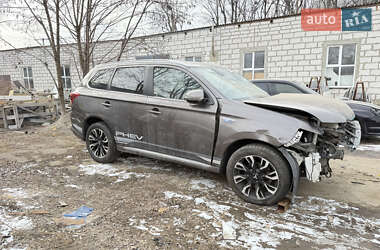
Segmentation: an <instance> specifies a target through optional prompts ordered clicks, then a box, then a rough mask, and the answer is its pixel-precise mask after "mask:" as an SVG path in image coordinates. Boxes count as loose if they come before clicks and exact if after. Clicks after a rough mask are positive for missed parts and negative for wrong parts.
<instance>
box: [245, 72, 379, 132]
mask: <svg viewBox="0 0 380 250" xmlns="http://www.w3.org/2000/svg"><path fill="white" fill-rule="evenodd" d="M252 83H253V84H255V85H256V86H257V87H259V88H261V89H262V90H264V91H265V92H267V93H268V94H269V95H278V94H280V93H300V94H314V95H318V93H316V92H314V91H313V90H311V89H309V88H308V87H306V86H305V85H302V84H298V83H295V82H289V81H283V80H254V81H252ZM344 102H345V103H346V104H347V105H348V106H349V107H350V108H351V109H352V110H353V111H354V113H355V119H356V120H358V121H359V122H360V126H361V132H362V137H369V136H380V106H377V105H374V104H371V103H367V102H360V101H352V100H344Z"/></svg>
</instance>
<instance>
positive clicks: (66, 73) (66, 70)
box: [62, 65, 71, 89]
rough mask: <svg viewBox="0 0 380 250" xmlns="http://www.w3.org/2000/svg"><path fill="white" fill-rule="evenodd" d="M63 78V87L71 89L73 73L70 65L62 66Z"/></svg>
mask: <svg viewBox="0 0 380 250" xmlns="http://www.w3.org/2000/svg"><path fill="white" fill-rule="evenodd" d="M62 80H63V88H64V89H71V74H70V66H68V65H63V66H62Z"/></svg>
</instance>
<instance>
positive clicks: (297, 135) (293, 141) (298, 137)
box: [284, 130, 303, 147]
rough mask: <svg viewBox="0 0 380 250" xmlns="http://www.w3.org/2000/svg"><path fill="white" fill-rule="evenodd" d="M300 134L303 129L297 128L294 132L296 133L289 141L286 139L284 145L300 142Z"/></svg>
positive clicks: (288, 145)
mask: <svg viewBox="0 0 380 250" xmlns="http://www.w3.org/2000/svg"><path fill="white" fill-rule="evenodd" d="M302 134H303V131H301V130H298V131H297V133H296V135H295V136H294V137H293V138H292V139H291V140H290V141H288V142H287V143H285V144H284V146H285V147H290V146H292V145H294V144H296V143H298V142H300V140H301V137H302Z"/></svg>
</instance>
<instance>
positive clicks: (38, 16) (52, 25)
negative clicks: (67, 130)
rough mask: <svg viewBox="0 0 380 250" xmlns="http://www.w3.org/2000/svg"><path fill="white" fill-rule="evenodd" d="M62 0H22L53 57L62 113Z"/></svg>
mask: <svg viewBox="0 0 380 250" xmlns="http://www.w3.org/2000/svg"><path fill="white" fill-rule="evenodd" d="M63 2H64V1H62V0H24V3H25V4H26V6H27V7H28V9H29V11H30V13H31V14H32V17H33V19H34V21H35V22H36V23H37V24H38V25H39V26H40V28H41V29H42V30H43V32H44V33H45V35H46V37H47V39H48V41H49V47H50V49H51V55H52V57H53V58H54V62H55V69H56V77H57V82H58V88H57V90H58V95H59V101H60V105H61V111H62V113H65V112H66V110H65V97H64V92H63V79H62V65H61V25H60V10H61V7H62V3H63Z"/></svg>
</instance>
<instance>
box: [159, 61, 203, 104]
mask: <svg viewBox="0 0 380 250" xmlns="http://www.w3.org/2000/svg"><path fill="white" fill-rule="evenodd" d="M153 82H154V85H153V86H154V87H153V92H154V95H155V96H159V97H164V98H170V99H183V98H184V95H185V94H186V92H188V91H190V90H194V89H202V87H201V85H200V84H199V83H198V82H197V81H196V80H194V79H193V78H192V77H191V76H189V75H188V74H186V73H185V72H182V71H180V70H177V69H173V68H166V67H155V68H154V72H153Z"/></svg>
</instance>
